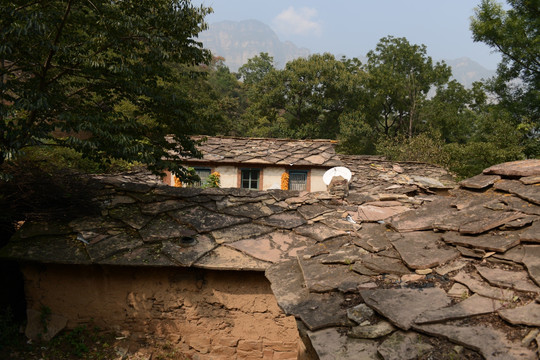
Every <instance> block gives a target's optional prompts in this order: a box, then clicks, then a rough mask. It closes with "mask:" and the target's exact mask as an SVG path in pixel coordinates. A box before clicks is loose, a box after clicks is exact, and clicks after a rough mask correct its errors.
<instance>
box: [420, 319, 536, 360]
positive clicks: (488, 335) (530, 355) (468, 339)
mask: <svg viewBox="0 0 540 360" xmlns="http://www.w3.org/2000/svg"><path fill="white" fill-rule="evenodd" d="M415 329H417V330H420V331H422V332H424V333H427V334H431V335H435V336H440V337H443V338H446V339H448V340H450V341H452V342H455V343H458V344H462V345H463V346H466V347H468V348H470V349H473V350H475V351H478V352H479V353H480V354H482V356H483V357H484V358H485V359H486V360H509V359H515V360H533V359H535V358H536V355H535V354H534V352H532V351H531V350H529V349H527V348H525V347H522V346H521V344H520V343H512V342H510V341H509V340H508V339H507V338H506V336H505V334H504V332H502V331H500V330H497V329H494V328H491V327H486V326H482V325H476V326H474V325H473V326H471V325H452V324H429V325H428V324H426V325H416V326H415Z"/></svg>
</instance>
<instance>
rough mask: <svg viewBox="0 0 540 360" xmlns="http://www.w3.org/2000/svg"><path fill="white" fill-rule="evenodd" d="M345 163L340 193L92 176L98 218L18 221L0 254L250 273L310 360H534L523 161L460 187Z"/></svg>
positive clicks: (399, 170) (533, 287)
mask: <svg viewBox="0 0 540 360" xmlns="http://www.w3.org/2000/svg"><path fill="white" fill-rule="evenodd" d="M344 162H346V163H347V164H352V165H355V164H356V165H355V166H351V168H352V170H353V173H354V175H353V180H352V184H351V192H350V195H349V196H348V197H346V198H337V197H332V196H330V195H329V194H328V193H326V192H315V193H307V192H303V193H299V192H294V191H282V190H271V191H262V192H257V191H249V190H244V189H204V190H203V189H193V188H189V189H182V188H172V187H166V186H163V185H161V184H159V183H158V182H157V181H156V182H152V181H148V179H146V180H144V181H133V178H132V177H131V176H125V177H123V176H115V177H101V178H99V179H96V180H97V181H99V183H100V184H102V187H101V189H100V190H99V193H98V194H96V201H98V202H99V203H100V204H101V208H100V209H101V212H100V213H97V214H93V215H89V216H87V217H84V218H77V219H75V220H72V221H71V222H69V223H58V224H53V223H46V224H45V223H25V224H24V225H23V227H22V228H21V229H20V230H19V232H18V233H17V234H16V236H15V237H14V238H13V239H12V241H11V242H10V244H9V245H8V246H7V247H5V248H4V249H2V253H1V255H2V256H4V257H9V258H15V259H19V260H21V261H37V262H44V263H47V262H49V263H67V264H92V263H93V264H104V265H132V266H184V267H188V266H192V267H199V268H206V269H217V270H219V269H229V270H255V271H265V275H266V277H267V278H268V279H269V280H270V282H271V287H272V290H273V292H274V294H275V296H276V298H277V300H278V304H279V305H280V307H281V308H282V309H283V311H284V312H285V313H287V314H289V315H293V316H295V317H296V318H297V319H299V320H300V322H301V324H302V326H301V327H300V331H301V332H303V333H304V335H306V336H307V337H309V339H310V341H311V344H312V345H313V347H314V349H315V351H316V352H317V354H318V355H319V357H320V358H321V359H334V356H335V354H340V355H341V358H343V359H349V358H350V359H358V358H365V359H378V358H380V357H381V356H382V358H384V359H404V358H407V359H415V358H419V357H421V358H434V359H439V358H444V356H450V355H449V354H454V355H452V356H453V357H457V358H469V359H481V358H485V359H536V358H538V354H537V352H536V350H537V348H538V342H540V338H539V337H538V331H537V330H535V328H538V327H540V320H539V319H540V300H539V295H540V231H539V230H540V228H539V226H540V201H538V194H539V193H540V191H539V189H540V176H539V175H540V171H536V170H531V168H532V169H534V166H535V164H534V163H535V162H536V161H533V163H531V161H524V162H522V163H521V164H523V169H521V167H520V163H511V164H501V165H499V166H498V167H493V168H491V170H490V171H489V174H483V175H479V176H478V177H475V178H472V179H469V180H468V181H464V182H462V183H461V186H460V187H459V188H451V186H450V185H451V184H450V182H449V181H448V182H447V183H446V184H445V182H446V181H447V180H445V179H447V175H448V174H446V173H445V172H444V171H442V170H440V169H438V168H435V167H430V166H426V165H421V164H416V165H415V164H414V163H399V164H395V163H389V162H386V161H385V160H384V159H380V158H363V160H362V159H360V160H358V162H356V163H354V158H352V157H351V158H345V161H344ZM427 171H429V172H427ZM437 174H438V175H437ZM425 175H430V176H431V177H430V176H425ZM415 176H417V177H416V178H415ZM493 176H498V178H493ZM406 178H409V179H412V181H410V182H409V181H407V182H406V183H403V179H406ZM437 182H439V183H441V184H443V186H442V187H441V186H439V184H437ZM535 337H536V340H535ZM456 344H458V345H459V346H456Z"/></svg>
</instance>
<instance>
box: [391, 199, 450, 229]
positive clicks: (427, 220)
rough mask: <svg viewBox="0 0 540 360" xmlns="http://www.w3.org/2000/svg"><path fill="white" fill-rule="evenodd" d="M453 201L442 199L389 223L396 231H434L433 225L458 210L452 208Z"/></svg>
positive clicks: (403, 214)
mask: <svg viewBox="0 0 540 360" xmlns="http://www.w3.org/2000/svg"><path fill="white" fill-rule="evenodd" d="M451 204H452V199H450V198H442V199H439V200H437V201H433V202H431V203H428V204H426V205H425V206H423V207H421V208H419V209H416V210H410V211H407V212H404V213H401V214H399V215H396V216H394V217H393V218H392V219H390V221H389V223H390V226H392V227H393V228H394V229H395V230H396V231H399V232H407V231H419V230H430V229H433V224H434V223H438V222H440V221H441V220H442V219H446V218H448V217H449V216H451V215H452V214H453V213H455V212H456V211H457V210H456V209H455V208H452V207H451Z"/></svg>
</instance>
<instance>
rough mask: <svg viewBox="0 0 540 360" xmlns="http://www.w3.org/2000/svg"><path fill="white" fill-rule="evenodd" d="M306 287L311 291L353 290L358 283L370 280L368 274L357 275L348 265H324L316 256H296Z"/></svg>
mask: <svg viewBox="0 0 540 360" xmlns="http://www.w3.org/2000/svg"><path fill="white" fill-rule="evenodd" d="M298 263H299V264H300V267H301V269H302V274H303V277H304V281H305V283H306V287H307V288H308V289H309V291H311V292H319V293H320V292H327V291H334V290H340V289H343V290H350V291H355V290H356V289H357V288H358V285H360V284H362V283H366V282H369V281H371V278H370V277H368V276H363V275H359V274H357V273H356V272H354V271H352V269H351V267H350V266H348V265H326V264H322V263H321V262H320V261H319V260H318V259H317V258H314V259H303V258H302V257H301V256H300V257H299V258H298Z"/></svg>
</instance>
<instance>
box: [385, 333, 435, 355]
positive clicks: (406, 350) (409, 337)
mask: <svg viewBox="0 0 540 360" xmlns="http://www.w3.org/2000/svg"><path fill="white" fill-rule="evenodd" d="M432 349H433V346H432V345H430V344H429V343H427V342H426V340H425V338H424V337H422V336H421V335H420V334H418V333H416V332H413V331H408V332H404V331H396V332H394V333H393V334H392V335H390V336H389V337H388V338H386V340H384V341H383V342H382V343H381V344H380V345H379V347H378V348H377V351H378V353H379V355H380V356H381V357H382V358H383V359H384V360H415V359H418V358H419V357H421V356H422V355H424V354H426V353H429V352H430V351H431V350H432Z"/></svg>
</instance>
